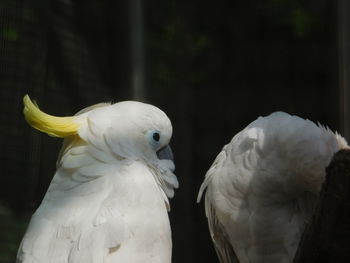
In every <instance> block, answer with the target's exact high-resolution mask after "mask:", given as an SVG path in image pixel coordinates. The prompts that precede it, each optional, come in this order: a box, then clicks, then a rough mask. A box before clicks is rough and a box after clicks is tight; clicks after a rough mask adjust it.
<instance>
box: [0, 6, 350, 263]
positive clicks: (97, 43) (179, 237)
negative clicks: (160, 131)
mask: <svg viewBox="0 0 350 263" xmlns="http://www.w3.org/2000/svg"><path fill="white" fill-rule="evenodd" d="M349 10H350V9H349V8H348V4H347V3H346V0H338V1H334V0H304V1H301V0H300V1H298V0H262V1H253V0H245V1H232V0H217V1H205V0H201V1H200V0H192V1H174V0H167V1H163V0H147V1H141V0H120V1H112V0H110V1H108V0H101V1H97V0H80V1H78V0H76V1H73V0H51V1H48V0H32V1H25V0H21V1H20V0H0V123H1V124H0V149H1V151H0V164H1V169H0V180H1V184H0V263H5V262H6V263H8V262H14V258H15V254H16V251H17V248H18V245H19V242H20V240H21V237H22V235H23V233H24V231H25V229H26V226H27V224H28V222H29V219H30V216H31V214H32V213H33V211H34V210H35V209H36V208H37V207H38V205H39V204H40V202H41V199H42V197H43V195H44V194H45V192H46V189H47V187H48V185H49V183H50V181H51V179H52V176H53V174H54V171H55V161H56V157H57V154H58V151H59V148H60V145H61V140H60V139H57V138H52V137H48V136H47V135H45V134H42V133H39V132H38V131H36V130H33V129H31V128H30V127H29V126H28V125H27V124H26V123H25V121H24V118H23V114H22V107H23V106H22V97H23V96H24V94H26V93H28V94H29V95H30V96H31V97H32V98H33V99H35V100H36V101H37V102H38V104H39V105H40V107H41V108H42V109H43V110H44V111H45V112H48V113H50V114H53V115H58V116H65V115H72V114H74V113H75V112H77V111H78V110H80V109H82V108H84V107H86V106H88V105H91V104H95V103H98V102H103V101H113V102H117V101H122V100H131V99H137V100H141V101H145V102H148V103H151V104H154V105H156V106H158V107H159V108H161V109H163V110H164V111H165V112H166V113H167V115H168V116H169V117H170V119H171V120H172V124H173V127H174V134H173V139H172V143H171V145H172V148H173V151H174V154H175V161H176V166H177V169H176V174H177V176H178V179H179V182H180V188H179V190H178V191H177V192H176V194H175V198H174V199H173V200H171V205H172V210H171V212H170V214H169V216H170V220H171V224H172V230H173V247H174V249H173V262H174V263H179V262H183V263H185V262H217V259H216V255H215V252H214V249H213V247H212V244H211V240H210V237H209V232H208V228H207V223H206V218H205V214H204V207H203V203H201V204H199V205H198V204H196V202H195V200H196V196H197V192H198V189H199V186H200V184H201V182H202V180H203V178H204V175H205V172H206V170H207V169H208V168H209V167H210V165H211V163H212V161H213V160H214V158H215V156H216V155H217V154H218V153H219V151H220V149H221V148H222V146H223V145H224V144H226V143H228V142H229V141H230V139H231V138H232V136H233V135H234V134H235V133H237V132H238V131H240V130H241V129H243V128H244V127H245V126H246V125H247V124H248V123H250V122H251V121H253V120H254V119H256V118H257V117H258V116H260V115H267V114H269V113H271V112H273V111H276V110H283V111H286V112H289V113H291V114H296V115H299V116H301V117H304V118H308V119H311V120H313V121H319V122H321V123H323V124H325V125H328V126H329V127H330V128H331V129H333V130H338V131H339V132H341V133H342V134H344V135H345V136H346V137H347V138H348V135H349V132H348V126H349V125H348V118H347V116H348V103H347V101H348V90H349V89H348V86H347V85H348V79H347V76H348V75H347V66H348V61H349V59H348V57H349V55H348V50H350V49H349V45H348V43H349V41H348V34H349V33H348V32H347V31H348V29H349V27H348V24H349V23H348V19H347V17H346V14H349V12H347V11H349Z"/></svg>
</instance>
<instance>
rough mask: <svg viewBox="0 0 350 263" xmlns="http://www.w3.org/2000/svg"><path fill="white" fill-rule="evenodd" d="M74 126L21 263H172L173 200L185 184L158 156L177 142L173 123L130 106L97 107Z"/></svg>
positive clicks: (145, 108) (76, 119)
mask: <svg viewBox="0 0 350 263" xmlns="http://www.w3.org/2000/svg"><path fill="white" fill-rule="evenodd" d="M27 119H28V118H27ZM29 119H30V118H29ZM35 121H36V120H34V121H32V122H31V119H30V120H28V122H30V123H31V124H32V125H33V126H34V127H35ZM74 122H75V123H76V124H78V127H79V128H78V130H77V134H76V135H70V136H68V137H67V138H66V139H65V141H64V145H63V147H62V150H61V153H60V156H59V158H58V161H57V171H56V173H55V175H54V178H53V180H52V182H51V184H50V186H49V189H48V190H47V193H46V195H45V197H44V199H43V201H42V203H41V205H40V207H39V208H38V209H37V211H36V212H35V214H34V215H33V217H32V219H31V222H30V224H29V227H28V229H27V232H26V234H25V236H24V238H23V240H22V243H21V246H20V248H19V251H18V256H17V262H22V263H141V262H142V263H170V262H171V251H172V242H171V230H170V224H169V219H168V215H167V210H168V209H169V202H168V197H169V198H171V197H172V196H173V195H174V188H177V187H178V182H177V179H176V176H175V175H174V174H173V170H174V163H173V161H172V160H161V159H159V158H158V157H157V152H159V151H162V149H165V147H167V145H168V143H169V141H170V138H171V134H172V127H171V123H170V121H169V119H168V117H167V116H166V115H165V113H164V112H162V111H161V110H159V109H158V108H156V107H154V106H151V105H149V104H143V103H139V102H132V101H128V102H121V103H116V104H113V105H110V104H98V105H96V106H92V107H89V108H87V109H85V110H83V111H81V112H79V114H78V115H76V116H75V117H74ZM33 123H34V124H33ZM37 126H39V125H37ZM35 128H38V129H40V130H45V128H42V127H41V126H40V127H35Z"/></svg>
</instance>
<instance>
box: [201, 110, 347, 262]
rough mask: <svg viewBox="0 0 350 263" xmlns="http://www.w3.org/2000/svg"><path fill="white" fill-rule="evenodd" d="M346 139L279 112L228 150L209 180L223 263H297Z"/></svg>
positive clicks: (210, 213)
mask: <svg viewBox="0 0 350 263" xmlns="http://www.w3.org/2000/svg"><path fill="white" fill-rule="evenodd" d="M347 147H348V145H347V143H346V141H345V139H344V138H342V137H341V136H340V135H338V134H337V133H333V132H332V131H331V130H329V129H328V128H325V127H323V126H320V125H318V126H317V125H315V124H314V123H313V122H311V121H309V120H304V119H301V118H299V117H297V116H291V115H289V114H286V113H283V112H275V113H272V114H271V115H269V116H267V117H260V118H258V119H257V120H255V121H254V122H252V123H251V124H249V125H248V126H247V127H246V128H245V129H244V130H242V131H241V132H239V133H238V134H237V135H235V136H234V137H233V139H232V141H231V142H230V143H229V144H227V145H226V146H224V148H223V150H222V151H221V152H220V154H219V155H218V156H217V158H216V160H215V161H214V163H213V165H212V166H211V168H210V169H209V171H208V172H207V174H206V177H205V180H204V182H203V184H202V186H201V188H200V191H199V195H198V201H199V200H200V198H201V196H202V194H203V192H204V191H205V189H206V188H207V189H206V194H205V208H206V215H207V218H208V224H209V229H210V233H211V237H212V239H213V242H214V246H215V248H216V251H217V254H218V257H219V259H220V262H222V263H228V262H240V263H248V262H249V263H258V262H261V263H266V262H269V263H283V262H292V261H293V258H294V255H295V252H296V249H297V246H298V243H299V241H300V237H301V234H302V232H303V230H304V228H305V223H306V222H307V221H308V220H309V219H310V217H311V215H312V212H313V207H314V205H315V202H316V201H317V198H318V194H319V191H320V189H321V186H322V183H323V181H324V178H325V168H326V167H327V165H328V164H329V162H330V160H331V158H332V156H333V154H334V153H335V152H337V151H338V150H340V149H343V148H347Z"/></svg>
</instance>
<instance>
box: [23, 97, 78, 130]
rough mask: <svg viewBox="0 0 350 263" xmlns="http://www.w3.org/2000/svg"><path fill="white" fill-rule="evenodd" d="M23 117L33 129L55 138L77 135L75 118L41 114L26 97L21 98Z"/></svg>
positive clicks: (36, 106)
mask: <svg viewBox="0 0 350 263" xmlns="http://www.w3.org/2000/svg"><path fill="white" fill-rule="evenodd" d="M23 104H24V109H23V113H24V117H25V119H26V121H27V122H28V123H29V124H30V125H31V126H32V127H33V128H35V129H37V130H39V131H42V132H45V133H47V134H48V135H51V136H55V137H66V136H69V135H74V134H77V132H78V128H79V125H78V124H77V123H76V122H74V119H75V117H56V116H52V115H49V114H46V113H45V112H42V111H41V110H40V109H39V107H38V105H36V104H35V103H33V102H32V101H31V100H30V98H29V96H28V95H25V96H24V97H23Z"/></svg>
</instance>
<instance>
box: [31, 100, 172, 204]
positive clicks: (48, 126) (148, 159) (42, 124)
mask: <svg viewBox="0 0 350 263" xmlns="http://www.w3.org/2000/svg"><path fill="white" fill-rule="evenodd" d="M24 105H25V107H24V115H25V118H26V120H27V122H28V123H29V124H30V125H31V126H32V127H34V128H36V129H38V130H40V131H43V132H46V133H47V134H49V135H51V136H56V137H72V136H75V137H77V136H78V137H80V138H81V139H82V140H83V141H85V142H86V143H88V144H91V145H92V146H94V148H95V149H97V150H99V151H101V152H103V153H108V154H110V155H111V156H113V158H115V159H116V160H125V159H126V160H139V161H143V162H145V163H146V164H147V165H148V166H149V167H150V168H152V170H153V171H155V172H157V173H159V172H160V173H163V174H164V173H172V171H173V170H174V163H173V160H172V158H173V156H172V152H171V150H170V147H169V146H168V144H169V142H170V139H171V136H172V126H171V122H170V120H169V118H168V117H167V116H166V114H165V113H164V112H163V111H161V110H160V109H158V108H157V107H155V106H152V105H150V104H145V103H141V102H136V101H124V102H119V103H115V104H109V103H101V104H97V105H94V106H90V107H88V108H86V109H84V110H82V111H80V112H78V113H77V114H76V115H74V116H70V117H55V116H51V115H48V114H46V113H44V112H42V111H41V110H40V109H39V108H38V106H37V105H36V104H34V103H33V102H32V101H31V100H30V98H29V96H28V95H26V96H25V97H24ZM173 176H174V175H173ZM175 178H176V177H175ZM171 184H172V187H170V188H174V187H175V188H177V181H176V182H172V183H171ZM171 190H172V189H171ZM166 193H167V195H168V197H170V196H172V195H173V191H170V192H167V191H166Z"/></svg>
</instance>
